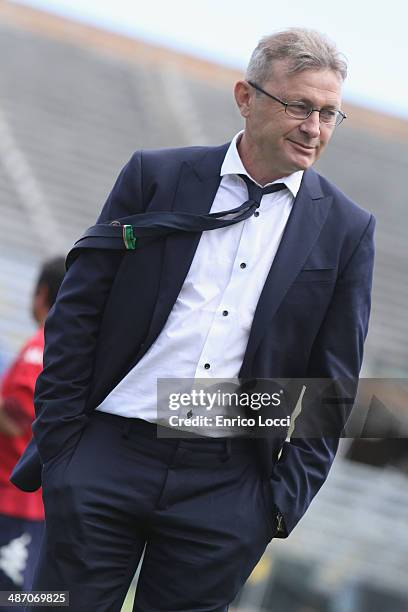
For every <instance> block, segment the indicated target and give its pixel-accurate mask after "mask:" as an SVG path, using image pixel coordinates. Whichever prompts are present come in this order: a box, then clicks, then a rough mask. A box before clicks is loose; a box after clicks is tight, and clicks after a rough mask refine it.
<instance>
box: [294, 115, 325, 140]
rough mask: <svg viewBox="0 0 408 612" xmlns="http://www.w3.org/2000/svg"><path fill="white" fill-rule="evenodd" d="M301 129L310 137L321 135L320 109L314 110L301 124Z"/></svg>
mask: <svg viewBox="0 0 408 612" xmlns="http://www.w3.org/2000/svg"><path fill="white" fill-rule="evenodd" d="M299 129H300V130H301V132H303V133H304V134H307V135H308V136H309V137H310V138H316V137H318V136H319V135H320V115H319V111H312V112H311V114H310V115H309V117H308V118H307V119H305V120H304V121H302V123H301V124H300V125H299Z"/></svg>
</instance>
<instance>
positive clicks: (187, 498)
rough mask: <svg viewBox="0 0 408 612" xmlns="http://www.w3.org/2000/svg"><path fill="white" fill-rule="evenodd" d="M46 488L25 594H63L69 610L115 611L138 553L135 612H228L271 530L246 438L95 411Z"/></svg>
mask: <svg viewBox="0 0 408 612" xmlns="http://www.w3.org/2000/svg"><path fill="white" fill-rule="evenodd" d="M43 483H44V487H43V497H44V505H45V511H46V530H45V537H44V539H43V545H42V548H41V552H40V559H39V563H38V566H37V571H36V575H35V578H34V584H33V589H34V590H65V591H69V592H70V608H69V610H70V611H72V612H74V611H75V612H76V611H80V610H81V611H82V610H83V611H85V610H86V611H87V612H89V611H90V610H92V612H108V611H109V612H119V611H120V609H121V605H122V603H123V600H124V598H125V596H126V592H127V590H128V587H129V585H130V583H131V580H132V578H133V575H134V573H135V569H136V567H137V565H138V562H139V560H140V558H141V555H142V552H143V549H144V547H145V546H146V549H145V555H144V559H143V563H142V568H141V572H140V576H139V581H138V585H137V590H136V596H135V604H134V608H133V610H134V612H136V611H137V612H171V611H174V612H193V611H194V612H224V611H226V610H227V609H228V603H229V602H231V601H232V600H233V599H234V597H235V595H236V593H237V592H238V590H239V589H240V587H241V586H242V585H243V583H244V582H245V580H246V579H247V577H248V576H249V574H250V573H251V571H252V569H253V568H254V566H255V565H256V563H257V562H258V560H259V558H260V557H261V555H262V553H263V552H264V550H265V547H266V545H267V544H268V542H269V541H270V539H271V537H272V534H273V530H274V524H273V522H274V521H273V516H272V510H271V509H272V500H271V499H270V498H269V497H268V493H267V488H266V486H265V483H264V481H263V480H262V478H261V472H260V470H259V468H258V463H257V460H256V455H255V452H254V448H253V445H252V441H251V440H242V439H241V440H230V443H229V442H228V441H225V440H215V439H203V438H195V439H184V440H180V439H163V438H159V439H158V438H157V434H156V427H155V426H153V425H151V424H149V423H147V422H145V421H141V420H139V419H125V418H123V417H118V416H113V415H105V414H102V413H95V414H94V415H92V417H91V419H90V422H89V424H88V425H87V426H86V428H85V429H84V432H83V434H82V436H81V438H80V440H79V442H78V443H77V444H76V446H75V448H74V449H72V448H71V449H69V450H66V451H62V452H61V453H59V454H58V455H57V457H56V458H54V459H52V460H51V461H50V462H49V463H47V464H45V466H44V472H43ZM52 609H54V608H52ZM57 609H58V610H61V608H55V610H57ZM33 612H34V608H33Z"/></svg>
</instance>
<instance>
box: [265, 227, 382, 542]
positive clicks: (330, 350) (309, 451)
mask: <svg viewBox="0 0 408 612" xmlns="http://www.w3.org/2000/svg"><path fill="white" fill-rule="evenodd" d="M374 228H375V219H374V217H373V216H372V215H371V216H370V219H369V222H368V224H366V226H365V227H364V230H363V232H362V234H361V237H360V240H358V242H357V246H356V248H355V249H354V251H353V253H352V255H351V256H350V257H349V259H348V262H347V264H346V265H345V266H344V269H343V271H342V272H341V273H340V274H339V277H338V280H337V283H336V288H335V291H334V294H333V298H332V300H331V303H330V306H329V308H328V310H327V313H326V316H325V319H324V321H323V323H322V325H321V328H320V330H319V333H318V335H317V337H316V339H315V341H314V344H313V347H312V351H311V354H310V359H309V364H308V370H307V378H311V379H313V378H314V379H331V380H332V381H335V383H334V384H337V383H338V385H339V388H338V390H337V392H338V394H339V395H341V393H342V392H344V390H345V388H347V391H348V397H349V398H350V388H353V390H354V391H356V389H357V381H358V376H359V372H360V369H361V364H362V360H363V345H364V340H365V338H366V335H367V330H368V320H369V315H370V304H371V285H372V274H373V263H374V239H373V237H374ZM305 382H306V381H305ZM314 391H315V390H314ZM353 399H354V397H353V398H352V400H353ZM318 403H319V400H318V399H317V396H316V395H315V394H314V395H313V397H310V396H309V397H308V387H307V382H306V391H305V394H304V396H303V399H302V412H301V415H302V414H303V417H302V418H303V419H304V420H305V422H307V418H308V415H310V416H312V420H313V411H314V410H315V409H316V408H317V412H318V414H320V415H321V414H322V406H321V405H317V404H318ZM351 408H352V402H351V404H350V401H349V402H348V403H347V404H346V405H345V406H341V404H339V405H338V406H337V409H338V411H337V413H336V414H335V417H334V418H335V419H336V420H337V422H334V423H333V428H332V432H331V433H330V434H328V435H325V434H323V435H322V436H319V434H318V433H317V434H314V435H313V433H312V432H311V433H310V434H307V435H304V429H303V428H302V426H301V422H300V423H299V426H298V424H297V421H296V425H295V430H294V432H293V434H292V436H291V438H290V441H289V442H285V443H284V446H283V449H282V453H281V456H280V458H279V460H278V462H277V463H276V465H275V467H274V471H273V474H272V478H271V487H272V492H273V500H274V503H275V504H276V506H277V508H278V510H279V511H280V512H281V514H282V516H283V520H284V529H283V530H282V531H281V532H280V533H277V534H276V536H277V537H287V536H288V534H289V533H290V532H291V531H292V529H293V528H294V527H295V525H296V524H297V523H298V521H299V520H300V519H301V517H302V516H303V514H304V513H305V511H306V510H307V508H308V506H309V504H310V502H311V501H312V499H313V498H314V496H315V495H316V493H317V492H318V491H319V489H320V487H321V486H322V484H323V482H324V481H325V480H326V478H327V475H328V473H329V470H330V467H331V465H332V463H333V460H334V457H335V455H336V452H337V448H338V444H339V438H340V436H341V433H342V428H343V427H344V425H345V422H346V420H347V417H348V415H349V413H350V411H351ZM299 430H300V431H301V434H300V433H299ZM326 431H327V429H326ZM314 436H316V437H314ZM317 436H318V437H317Z"/></svg>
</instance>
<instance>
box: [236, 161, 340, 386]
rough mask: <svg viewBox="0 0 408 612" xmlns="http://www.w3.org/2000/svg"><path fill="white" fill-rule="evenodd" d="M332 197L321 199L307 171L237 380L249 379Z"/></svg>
mask: <svg viewBox="0 0 408 612" xmlns="http://www.w3.org/2000/svg"><path fill="white" fill-rule="evenodd" d="M332 199H333V198H332V196H327V197H324V194H323V192H322V190H321V186H320V181H319V176H318V174H317V173H316V172H315V171H314V170H313V169H309V170H306V171H305V173H304V175H303V179H302V183H301V186H300V189H299V192H298V194H297V197H296V199H295V201H294V203H293V207H292V211H291V214H290V216H289V219H288V222H287V224H286V228H285V231H284V234H283V236H282V240H281V243H280V245H279V248H278V251H277V253H276V256H275V259H274V261H273V264H272V266H271V269H270V271H269V274H268V277H267V279H266V281H265V285H264V287H263V290H262V293H261V296H260V298H259V301H258V305H257V308H256V311H255V315H254V320H253V324H252V328H251V332H250V336H249V339H248V345H247V349H246V352H245V356H244V360H243V364H242V367H241V371H240V377H241V378H245V377H247V376H250V364H251V363H252V360H253V357H254V355H255V352H256V350H257V348H258V346H259V344H260V342H261V340H262V337H263V336H264V331H265V327H266V326H267V324H268V322H269V321H270V320H271V319H272V317H273V316H274V314H275V312H276V311H277V309H278V307H279V305H280V303H281V302H282V300H283V298H284V296H285V294H286V292H287V290H288V289H289V287H290V286H291V284H292V283H293V281H294V280H295V278H296V276H297V275H298V273H299V272H300V270H301V268H302V267H303V265H304V263H305V261H306V259H307V257H308V255H309V253H310V251H311V250H312V247H313V245H314V244H315V242H316V240H317V238H318V236H319V234H320V231H321V228H322V226H323V224H324V222H325V220H326V218H327V215H328V212H329V210H330V206H331V204H332Z"/></svg>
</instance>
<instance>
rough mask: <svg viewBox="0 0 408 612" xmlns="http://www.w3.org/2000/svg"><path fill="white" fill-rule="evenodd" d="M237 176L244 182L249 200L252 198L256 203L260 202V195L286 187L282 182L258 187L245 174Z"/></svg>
mask: <svg viewBox="0 0 408 612" xmlns="http://www.w3.org/2000/svg"><path fill="white" fill-rule="evenodd" d="M239 176H240V177H241V178H242V179H244V181H245V183H246V186H247V189H248V198H249V200H253V201H254V202H256V203H257V204H258V205H259V204H260V203H261V199H262V196H264V195H266V194H267V193H274V192H275V191H281V190H282V189H286V185H285V184H284V183H274V184H273V185H269V186H268V187H260V186H259V185H257V184H256V183H254V181H253V180H252V179H250V178H249V176H247V175H246V174H240V175H239Z"/></svg>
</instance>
